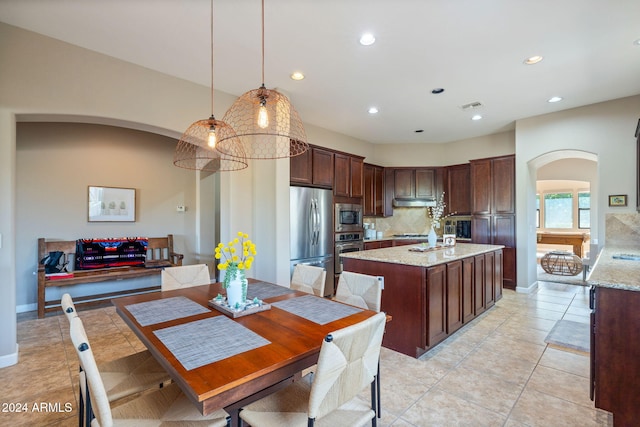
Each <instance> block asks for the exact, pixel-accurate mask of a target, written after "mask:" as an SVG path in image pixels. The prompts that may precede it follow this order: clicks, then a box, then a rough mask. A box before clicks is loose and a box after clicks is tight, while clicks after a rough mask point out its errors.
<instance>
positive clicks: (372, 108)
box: [369, 107, 378, 114]
mask: <svg viewBox="0 0 640 427" xmlns="http://www.w3.org/2000/svg"><path fill="white" fill-rule="evenodd" d="M369 114H378V108H377V107H369Z"/></svg>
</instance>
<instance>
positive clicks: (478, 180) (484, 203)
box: [471, 159, 492, 215]
mask: <svg viewBox="0 0 640 427" xmlns="http://www.w3.org/2000/svg"><path fill="white" fill-rule="evenodd" d="M491 188H492V187H491V160H488V159H486V160H472V161H471V213H472V214H474V215H488V214H490V213H491V200H492V194H491Z"/></svg>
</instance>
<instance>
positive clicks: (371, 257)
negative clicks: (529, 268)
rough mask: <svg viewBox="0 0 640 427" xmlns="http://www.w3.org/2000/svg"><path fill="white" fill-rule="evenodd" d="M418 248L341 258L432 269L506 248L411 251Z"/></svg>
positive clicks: (463, 246)
mask: <svg viewBox="0 0 640 427" xmlns="http://www.w3.org/2000/svg"><path fill="white" fill-rule="evenodd" d="M417 246H419V245H405V246H394V247H391V248H382V249H371V250H367V251H359V252H347V253H344V254H341V255H340V256H341V257H343V258H353V259H361V260H365V261H376V262H389V263H392V264H404V265H414V266H417V267H432V266H434V265H438V264H444V263H447V262H451V261H455V260H458V259H462V258H468V257H470V256H474V255H480V254H483V253H486V252H492V251H496V250H498V249H502V248H504V246H502V245H477V244H472V243H457V244H456V245H455V246H452V247H447V248H444V247H442V248H439V249H435V250H429V251H426V252H412V251H410V250H409V249H410V248H413V247H417Z"/></svg>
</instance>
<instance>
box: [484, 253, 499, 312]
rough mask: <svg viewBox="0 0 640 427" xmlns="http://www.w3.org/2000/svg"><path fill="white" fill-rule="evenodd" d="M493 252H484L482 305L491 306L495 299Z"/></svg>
mask: <svg viewBox="0 0 640 427" xmlns="http://www.w3.org/2000/svg"><path fill="white" fill-rule="evenodd" d="M494 269H495V253H494V252H487V253H486V254H484V307H485V308H489V307H492V306H493V304H494V303H495V301H496V297H495V283H494V282H495V276H494Z"/></svg>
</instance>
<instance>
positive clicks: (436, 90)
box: [431, 87, 444, 95]
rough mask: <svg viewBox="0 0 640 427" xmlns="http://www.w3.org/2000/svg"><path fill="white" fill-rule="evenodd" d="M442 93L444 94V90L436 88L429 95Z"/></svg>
mask: <svg viewBox="0 0 640 427" xmlns="http://www.w3.org/2000/svg"><path fill="white" fill-rule="evenodd" d="M442 92H444V89H443V88H441V87H437V88H435V89H432V90H431V93H432V94H434V95H438V94H441V93H442Z"/></svg>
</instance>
